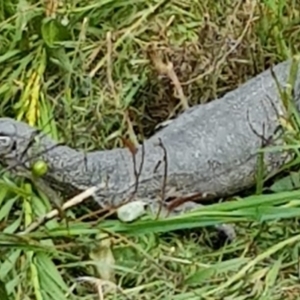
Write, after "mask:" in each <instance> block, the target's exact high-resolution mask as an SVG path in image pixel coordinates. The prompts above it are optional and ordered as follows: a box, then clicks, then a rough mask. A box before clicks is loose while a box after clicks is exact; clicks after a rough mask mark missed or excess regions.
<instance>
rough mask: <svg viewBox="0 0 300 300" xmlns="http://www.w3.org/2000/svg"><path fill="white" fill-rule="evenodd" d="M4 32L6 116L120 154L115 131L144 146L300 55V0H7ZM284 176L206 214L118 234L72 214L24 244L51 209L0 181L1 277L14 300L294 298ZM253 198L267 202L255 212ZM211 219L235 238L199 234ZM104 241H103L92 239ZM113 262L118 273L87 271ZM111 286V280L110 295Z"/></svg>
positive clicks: (294, 254)
mask: <svg viewBox="0 0 300 300" xmlns="http://www.w3.org/2000/svg"><path fill="white" fill-rule="evenodd" d="M0 32H1V35H0V64H1V73H0V96H1V105H0V114H1V116H10V117H13V118H17V119H21V120H23V121H25V122H27V123H29V124H31V125H34V126H37V127H39V128H43V129H44V130H45V129H47V130H50V132H51V135H52V137H53V138H55V139H57V140H60V141H64V142H65V143H67V144H68V145H69V146H72V147H76V148H79V149H85V150H92V149H111V148H115V147H123V144H122V139H120V138H119V137H120V136H129V137H130V138H131V139H133V140H136V141H142V140H143V139H145V138H147V137H149V136H151V134H153V132H154V131H155V128H156V126H157V125H159V124H160V123H161V122H163V121H166V120H167V119H169V118H174V117H176V115H177V114H179V113H182V112H183V111H184V110H185V109H186V108H187V107H188V106H193V105H195V104H198V103H205V102H208V101H213V99H215V98H217V97H221V96H222V95H224V94H225V93H226V92H227V91H230V90H232V89H234V88H236V87H238V86H239V85H240V84H242V83H243V82H245V81H247V80H248V79H249V78H252V77H253V76H255V75H256V74H258V73H260V72H261V71H263V70H265V69H266V68H268V67H269V66H270V65H272V64H276V63H278V62H280V61H283V60H285V59H287V58H289V57H291V55H293V54H295V53H297V51H298V50H299V46H300V35H299V33H300V3H299V1H297V0H286V1H283V0H278V1H275V0H265V1H262V0H261V1H254V0H247V1H236V0H234V1H232V0H231V1H225V0H224V1H209V0H204V1H177V0H169V1H167V0H149V1H140V0H136V1H124V0H123V1H122V0H117V1H116V0H107V1H96V0H89V1H87V0H81V1H76V0H75V1H58V0H47V1H43V2H40V1H34V0H32V1H26V0H6V1H2V2H1V3H0ZM293 174H294V173H293ZM294 177H297V174H296V175H294ZM294 177H293V178H294ZM286 178H287V179H288V180H287V181H288V182H290V181H289V178H290V177H286ZM287 181H282V180H281V181H280V182H277V184H276V182H275V185H274V186H273V187H272V188H273V190H274V191H275V190H276V193H274V194H271V195H263V196H259V195H255V193H254V192H253V195H248V196H247V197H246V198H245V199H244V200H245V201H243V204H241V203H240V202H238V201H236V202H232V203H230V205H229V206H222V205H223V204H217V205H214V206H211V207H208V208H207V210H206V211H204V212H203V214H202V219H199V216H198V218H197V221H194V220H195V218H194V219H193V217H191V216H187V217H182V218H181V219H179V220H177V221H176V223H168V222H166V223H164V222H163V221H162V222H160V223H159V222H157V223H153V222H152V223H151V221H147V220H145V221H140V222H139V223H137V224H136V225H135V226H132V227H129V228H127V227H126V226H122V225H120V224H119V223H118V222H117V221H113V220H110V221H108V220H105V221H101V222H100V221H99V222H98V223H97V224H95V221H92V220H91V219H88V221H86V220H83V218H81V219H78V218H76V217H75V216H74V215H72V214H70V215H68V217H69V218H68V220H66V219H64V220H63V221H60V220H58V219H57V220H53V221H51V222H49V223H48V225H47V229H48V230H47V231H46V230H44V227H43V226H40V227H39V228H38V229H36V230H35V231H34V232H32V233H30V234H28V235H23V236H20V235H18V233H19V232H20V231H21V230H22V228H23V227H24V226H26V225H28V224H29V223H31V222H32V220H34V219H36V218H37V216H39V215H41V214H43V213H45V212H47V211H49V210H50V209H51V207H50V204H49V202H48V199H45V198H44V197H43V196H42V195H41V194H40V193H39V192H38V191H35V190H32V189H31V188H32V187H31V185H30V184H29V183H28V182H25V181H23V180H21V179H12V178H11V177H9V175H7V176H6V177H3V178H2V179H1V191H0V222H1V223H0V226H1V229H2V233H1V234H0V242H1V250H0V251H1V265H0V280H1V282H2V283H3V284H5V288H6V291H7V293H8V295H9V297H10V298H9V299H43V300H44V299H45V300H48V299H74V300H75V299H76V300H77V299H78V300H79V299H175V300H180V299H189V300H190V299H195V300H196V299H228V300H229V299H239V300H242V299H297V297H298V295H299V290H300V287H299V276H300V275H299V270H298V260H299V257H298V256H299V255H298V245H299V242H300V236H299V235H297V232H298V226H299V225H298V222H297V219H296V216H297V215H299V212H298V210H299V208H298V205H299V204H298V202H299V201H298V200H297V198H299V195H300V192H299V191H298V190H297V189H295V187H297V180H296V181H295V184H294V186H293V187H292V188H291V189H290V190H288V191H283V192H282V190H286V189H287V185H288V184H287V183H286V182H287ZM298 186H299V185H298ZM260 197H262V198H260ZM291 200H293V201H292V202H289V201H291ZM259 201H260V202H261V201H265V203H266V206H265V207H264V208H263V209H262V210H261V211H259V212H257V211H256V209H255V203H257V202H259ZM208 212H210V214H209V213H208ZM212 213H215V215H212ZM217 219H218V220H220V219H221V220H224V221H226V222H230V223H234V224H235V226H236V228H237V234H238V238H237V240H236V241H235V242H233V243H231V244H225V245H218V246H219V247H217V245H216V240H218V239H216V236H215V231H214V230H209V231H207V230H204V229H203V224H204V223H205V222H208V223H209V224H215V223H216V222H217V221H216V220H217ZM67 221H68V222H67ZM195 222H196V223H195ZM196 225H197V226H198V227H199V226H200V227H202V229H201V228H200V229H201V230H200V229H199V228H197V229H195V228H193V227H195V226H196ZM161 228H164V230H165V232H164V233H162V232H161ZM175 229H176V230H175ZM183 229H184V230H183ZM159 232H160V233H159ZM100 233H101V235H100V237H101V236H103V234H104V233H105V234H107V235H108V236H109V239H104V240H103V241H104V242H103V241H102V242H100V241H99V239H98V237H99V234H100ZM138 233H139V234H138ZM103 243H104V244H103ZM111 260H115V265H116V269H115V271H114V272H115V274H113V273H114V272H113V271H112V270H111V269H110V268H109V267H107V268H105V267H102V268H100V267H98V268H97V265H96V267H95V263H98V264H100V262H101V261H105V262H108V261H111ZM101 276H102V277H101ZM100 277H101V278H102V280H100V279H99V278H100ZM107 281H110V282H115V283H117V286H118V288H116V290H115V293H113V292H110V293H109V292H107V290H106V289H105V288H104V285H105V283H107ZM3 284H2V285H1V289H0V294H1V293H2V294H1V299H4V300H6V299H8V298H6V296H5V291H4V286H3ZM111 285H112V284H111ZM102 293H104V295H102Z"/></svg>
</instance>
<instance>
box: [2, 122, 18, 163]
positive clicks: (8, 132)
mask: <svg viewBox="0 0 300 300" xmlns="http://www.w3.org/2000/svg"><path fill="white" fill-rule="evenodd" d="M17 124H18V122H17V121H15V120H13V119H10V118H0V157H1V156H4V155H7V154H9V153H11V152H13V151H14V150H15V148H16V139H17V135H18V130H17V129H18V128H17V126H16V125H17Z"/></svg>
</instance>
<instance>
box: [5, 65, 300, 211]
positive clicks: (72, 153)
mask: <svg viewBox="0 0 300 300" xmlns="http://www.w3.org/2000/svg"><path fill="white" fill-rule="evenodd" d="M289 68H290V61H287V62H283V63H281V64H279V65H277V66H276V67H274V72H275V74H276V76H277V79H278V81H279V82H280V84H281V85H282V86H284V85H285V84H286V83H287V78H288V73H289ZM298 75H299V74H298ZM299 82H300V81H299V76H298V78H297V80H296V86H295V89H294V91H295V100H296V102H297V104H299V101H298V100H299V99H298V98H299V97H298V95H299V91H300V86H299ZM278 115H281V116H284V115H285V111H284V109H283V106H282V105H281V100H280V97H279V93H278V90H277V87H276V84H275V81H274V79H273V78H272V76H271V72H270V71H269V70H267V71H265V72H263V73H262V74H260V75H258V76H257V77H255V78H253V79H251V80H249V81H248V82H246V83H245V84H243V85H241V86H240V87H239V88H237V89H236V90H234V91H232V92H230V93H228V94H226V95H225V96H224V97H222V98H220V99H217V100H214V101H212V102H210V103H208V104H205V105H198V106H195V107H193V108H191V109H189V110H187V111H186V112H184V113H183V114H181V115H180V116H179V117H178V118H177V119H176V120H174V121H173V122H172V123H171V124H170V125H169V126H167V127H166V128H163V129H162V130H160V131H159V132H157V133H156V134H155V135H154V136H153V137H151V138H150V139H148V140H146V141H145V143H144V149H145V155H144V165H143V170H142V173H141V175H140V178H139V188H138V191H137V193H136V198H139V199H140V198H141V199H148V200H147V201H148V202H149V203H151V202H153V201H154V199H157V195H158V194H159V193H161V188H162V183H163V178H164V162H163V155H164V153H163V151H162V148H161V147H159V146H157V143H158V142H159V141H160V140H161V142H162V143H163V146H164V147H165V149H166V151H167V160H168V174H167V184H166V192H167V193H168V195H170V196H172V194H170V193H180V194H182V195H185V194H190V193H211V194H213V195H214V197H215V198H219V197H223V196H229V195H233V194H235V193H238V192H239V191H241V190H244V189H246V188H249V187H251V186H253V185H254V184H255V174H256V168H257V151H258V150H259V149H260V147H261V145H262V138H261V136H259V135H264V136H265V137H270V136H272V135H273V134H274V132H275V131H276V129H277V128H278V125H279V121H278ZM257 133H258V134H257ZM32 136H34V129H33V128H31V127H29V126H28V125H26V124H25V123H23V122H18V121H15V120H12V119H9V118H2V119H0V162H2V164H4V165H5V166H12V165H15V164H17V163H18V162H23V163H24V161H25V160H26V159H27V158H29V157H32V156H34V154H36V153H37V152H40V151H43V150H45V151H44V154H42V155H41V157H42V158H43V160H45V161H46V162H47V164H48V165H49V172H48V173H47V174H46V175H45V176H44V178H43V180H44V181H45V182H46V183H47V184H48V185H50V186H52V187H53V188H54V189H57V190H59V191H61V192H63V193H64V194H66V191H81V190H84V189H86V188H88V187H90V186H94V185H98V184H100V183H104V182H107V188H106V189H105V190H103V189H102V190H99V192H98V193H97V194H96V195H95V197H94V199H95V201H97V202H98V203H99V204H100V205H101V206H107V205H108V206H115V205H119V204H120V203H122V202H123V201H124V200H126V199H127V198H128V196H129V195H130V194H131V193H132V192H133V190H134V187H135V182H136V179H135V176H134V172H133V164H132V155H131V153H130V152H129V151H128V150H127V149H113V150H107V151H94V152H89V153H87V154H84V153H83V152H82V151H78V150H75V149H71V148H69V147H67V146H55V145H56V143H55V142H54V141H53V140H52V139H50V138H49V137H48V136H44V137H41V136H40V135H39V136H40V137H39V141H38V142H35V143H32V145H30V147H28V149H27V151H25V150H26V147H27V145H28V143H29V141H31V140H32ZM12 141H13V143H12ZM281 142H282V141H281V140H279V141H278V142H277V143H281ZM48 148H51V150H49V149H48ZM46 149H48V150H49V151H46ZM22 153H23V156H22V155H21V154H22ZM141 154H142V151H141V147H139V151H138V153H137V156H136V159H137V167H139V165H140V163H141V161H142V156H141ZM39 159H40V158H39ZM33 160H34V159H33ZM285 160H286V154H283V153H279V152H278V153H268V154H266V155H265V165H266V167H267V171H268V172H270V171H273V170H275V169H276V168H278V167H280V166H281V165H282V164H283V163H284V162H285ZM159 161H161V164H160V167H159V168H158V169H157V170H156V172H154V170H155V169H156V166H157V164H158V163H159ZM24 165H25V166H26V167H27V168H29V167H30V163H29V162H25V163H24ZM18 168H19V171H24V169H23V168H22V167H20V166H19V167H18ZM23 175H26V172H25V173H23ZM179 210H181V208H179Z"/></svg>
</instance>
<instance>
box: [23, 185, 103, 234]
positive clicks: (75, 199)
mask: <svg viewBox="0 0 300 300" xmlns="http://www.w3.org/2000/svg"><path fill="white" fill-rule="evenodd" d="M99 188H100V187H99V186H93V187H90V188H88V189H86V190H85V191H83V192H82V193H80V194H78V195H76V196H75V197H73V198H71V199H70V200H68V201H67V202H66V203H64V205H62V207H61V210H62V211H66V210H67V209H69V208H71V207H73V206H76V205H78V204H81V203H82V202H83V201H84V200H86V199H88V198H89V197H91V196H93V194H94V193H95V192H96V191H97V190H98V189H99ZM58 215H59V211H58V210H57V209H53V210H51V211H50V212H48V213H47V214H45V215H43V216H42V217H40V218H39V219H38V220H37V221H35V222H33V223H31V224H30V225H29V226H28V227H27V228H26V229H25V230H24V231H23V232H20V233H19V235H24V234H28V233H30V232H32V231H33V230H36V229H37V228H38V227H40V226H41V225H43V224H45V223H46V222H48V221H50V220H52V219H54V218H55V217H57V216H58Z"/></svg>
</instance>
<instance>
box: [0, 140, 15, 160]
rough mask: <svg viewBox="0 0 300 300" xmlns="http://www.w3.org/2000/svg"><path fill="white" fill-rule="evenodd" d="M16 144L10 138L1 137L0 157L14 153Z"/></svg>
mask: <svg viewBox="0 0 300 300" xmlns="http://www.w3.org/2000/svg"><path fill="white" fill-rule="evenodd" d="M14 144H15V143H14V142H13V140H12V139H11V138H10V137H7V136H0V155H1V154H6V153H9V152H10V151H13V150H14V148H15V146H14Z"/></svg>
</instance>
